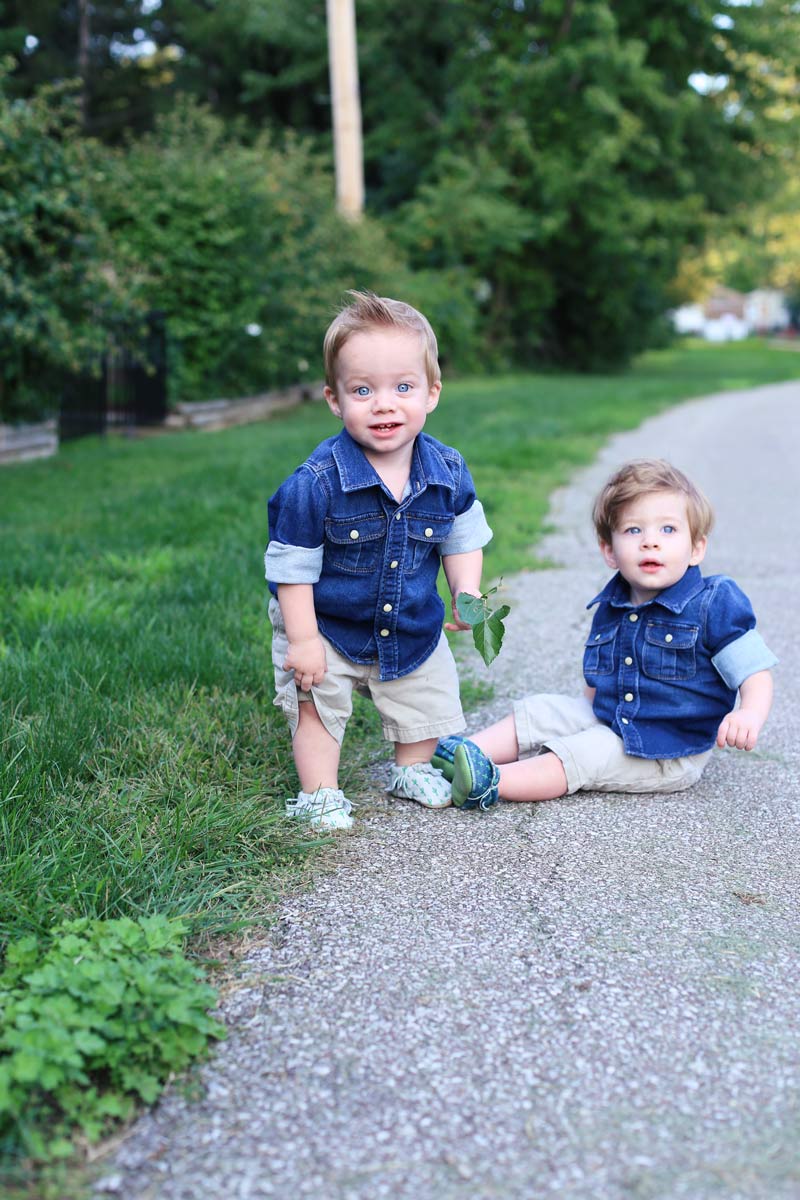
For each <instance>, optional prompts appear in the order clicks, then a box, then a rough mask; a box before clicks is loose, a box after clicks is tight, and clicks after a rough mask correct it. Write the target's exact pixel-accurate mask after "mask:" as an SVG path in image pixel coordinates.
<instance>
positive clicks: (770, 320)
mask: <svg viewBox="0 0 800 1200" xmlns="http://www.w3.org/2000/svg"><path fill="white" fill-rule="evenodd" d="M744 319H745V321H747V322H748V324H749V325H750V326H751V327H752V328H753V329H754V330H755V332H756V333H774V332H775V330H776V329H788V328H789V326H790V325H791V323H792V318H791V315H790V313H789V309H788V308H787V307H786V297H785V295H784V294H783V292H780V291H778V289H777V288H757V289H756V291H754V292H748V294H747V295H746V296H745V299H744Z"/></svg>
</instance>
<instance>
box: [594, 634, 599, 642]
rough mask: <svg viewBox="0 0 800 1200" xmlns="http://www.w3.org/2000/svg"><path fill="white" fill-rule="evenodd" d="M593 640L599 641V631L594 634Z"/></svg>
mask: <svg viewBox="0 0 800 1200" xmlns="http://www.w3.org/2000/svg"><path fill="white" fill-rule="evenodd" d="M594 640H595V641H596V642H599V641H600V634H599V633H596V634H595V635H594Z"/></svg>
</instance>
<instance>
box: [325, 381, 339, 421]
mask: <svg viewBox="0 0 800 1200" xmlns="http://www.w3.org/2000/svg"><path fill="white" fill-rule="evenodd" d="M322 394H323V396H324V397H325V399H326V400H327V402H328V408H329V409H330V410H331V412H332V413H333V415H334V416H335V417H338V418H339V420H340V421H341V419H342V410H341V408H340V407H339V401H338V400H337V399H336V392H335V391H334V390H333V388H329V387H328V385H327V384H326V385H325V387H324V389H323V393H322Z"/></svg>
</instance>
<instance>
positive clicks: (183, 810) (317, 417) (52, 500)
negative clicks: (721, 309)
mask: <svg viewBox="0 0 800 1200" xmlns="http://www.w3.org/2000/svg"><path fill="white" fill-rule="evenodd" d="M797 376H800V356H797V355H792V354H787V353H783V352H781V351H778V350H771V349H768V348H767V347H765V346H763V345H761V344H760V343H750V342H748V343H744V344H741V345H737V346H726V347H719V348H717V347H700V346H695V347H692V346H681V347H679V348H675V349H671V350H667V351H659V352H657V353H653V354H649V355H647V356H646V357H645V358H643V359H642V360H641V361H640V362H639V363H638V364H637V365H636V367H635V368H634V369H633V370H631V371H629V372H628V373H626V374H625V375H621V376H607V377H605V376H604V377H598V376H575V375H513V376H508V377H504V378H500V379H498V378H485V379H464V380H446V382H445V389H444V392H443V396H442V401H441V403H440V406H439V409H438V410H437V411H436V413H434V414H433V416H432V418H431V419H430V421H429V425H428V429H429V431H430V432H431V433H433V434H434V435H435V436H438V437H440V438H442V439H443V440H444V441H447V442H450V443H451V444H454V445H457V446H458V447H459V448H460V449H461V450H462V452H463V453H464V455H465V457H466V458H467V461H468V462H469V463H470V466H471V468H472V471H473V474H474V476H475V480H476V483H477V486H478V491H479V494H480V495H481V497H482V499H483V501H484V504H485V506H486V509H487V513H488V515H489V520H490V523H491V525H492V526H493V528H494V531H495V537H494V541H493V543H492V544H491V546H490V547H489V548H488V552H487V555H486V568H485V573H484V580H485V582H486V583H487V584H488V583H489V582H490V581H491V580H492V579H496V578H497V577H499V576H500V575H505V576H508V575H509V574H510V573H511V572H512V571H515V570H518V569H520V568H522V567H525V566H529V565H530V548H531V546H532V545H533V544H534V542H535V541H536V538H537V537H538V536H539V534H540V532H541V528H542V522H543V520H544V517H545V514H546V511H547V502H548V496H549V495H550V493H551V492H552V490H553V489H554V488H555V487H557V486H558V485H560V484H562V483H564V482H565V481H566V480H567V478H568V477H569V475H570V473H571V472H572V471H573V469H574V468H575V467H577V466H578V465H580V464H583V463H586V462H587V461H589V460H590V459H591V457H592V455H593V454H594V453H595V452H596V450H597V448H598V447H599V446H600V444H601V443H602V441H603V440H604V439H605V438H606V437H607V436H608V435H609V434H611V433H612V432H615V431H617V430H620V429H624V428H629V427H631V426H634V425H636V424H638V423H639V422H640V421H641V420H643V419H644V418H645V417H647V416H649V415H651V414H653V413H654V412H657V411H659V410H660V409H663V408H664V407H665V406H667V405H669V404H671V403H674V402H675V401H677V400H680V399H682V398H684V397H689V396H693V395H695V396H696V395H701V394H704V393H709V392H716V391H719V390H722V389H727V388H733V387H742V386H747V385H750V384H758V383H766V382H770V381H772V380H777V379H784V378H789V377H797ZM336 430H337V424H336V423H335V422H334V420H333V418H332V417H331V416H330V414H329V413H328V411H327V409H326V408H324V407H323V406H322V405H321V404H309V405H307V406H304V407H303V408H301V409H299V410H297V411H296V412H294V413H291V414H287V415H284V416H281V417H279V418H276V419H274V420H272V421H270V422H267V423H264V424H261V425H254V426H249V427H246V428H240V429H233V430H230V431H226V432H223V433H218V434H214V435H208V434H194V433H189V434H182V435H175V436H159V437H152V438H143V439H140V440H120V439H116V438H109V439H107V440H99V439H88V440H83V441H80V442H73V443H68V444H67V445H65V446H64V447H63V448H62V450H61V452H60V453H59V455H58V456H57V457H56V458H55V459H53V460H50V461H46V462H41V463H34V464H30V465H24V466H18V467H12V468H7V469H5V470H3V472H2V473H0V528H1V529H2V543H3V547H4V552H3V555H2V558H1V559H0V702H1V703H2V713H3V721H2V726H1V727H0V729H1V732H0V742H1V743H2V745H0V755H2V757H1V758H0V835H1V836H2V845H3V855H2V861H1V862H0V940H1V941H2V942H3V943H5V942H6V941H8V940H10V939H13V938H16V937H18V936H20V935H21V934H25V933H29V932H30V933H38V934H43V933H46V931H48V930H49V929H50V928H51V927H52V926H53V925H55V924H57V923H58V922H60V921H62V920H64V919H68V918H76V917H100V918H115V917H132V918H134V919H135V918H138V917H140V916H142V915H147V914H154V913H164V914H166V915H167V916H170V917H175V916H182V917H184V918H186V920H187V922H188V923H189V926H190V928H191V929H192V930H193V931H194V932H197V931H198V930H209V931H214V932H219V931H220V930H224V929H226V928H230V927H231V926H232V925H234V924H235V923H236V922H238V921H241V920H243V919H246V918H252V917H254V916H258V915H260V914H264V913H265V912H266V911H267V910H268V908H269V905H270V903H271V902H272V901H273V899H274V896H275V893H276V889H278V888H280V887H281V886H283V883H284V880H285V877H286V874H287V872H288V873H291V872H292V871H294V870H296V869H297V864H298V863H300V862H301V861H302V859H303V857H304V855H305V854H306V853H307V852H308V851H309V850H310V849H312V848H314V847H315V846H317V845H319V844H320V842H321V841H323V842H324V840H325V839H318V838H316V837H314V836H311V835H309V833H308V832H307V831H304V830H303V829H302V828H301V827H298V826H296V825H292V824H290V823H288V822H287V821H286V820H285V819H284V818H283V815H282V809H283V800H284V797H285V796H287V795H291V794H292V793H294V792H295V791H296V779H295V776H294V770H293V767H292V763H291V754H290V747H289V739H288V734H287V731H286V728H285V725H284V722H283V719H282V717H281V716H280V714H279V713H278V712H277V710H275V709H274V708H273V706H272V703H271V700H272V690H271V679H272V669H271V663H270V653H269V626H268V622H267V620H266V592H265V585H264V582H263V564H262V554H263V547H264V543H265V540H266V532H267V529H266V500H267V498H268V497H269V495H270V494H271V493H272V491H273V490H274V489H275V488H276V487H277V485H278V483H279V482H280V481H281V479H282V478H283V477H284V476H285V475H286V474H287V473H288V472H289V471H290V470H291V469H292V468H293V467H294V466H295V465H296V464H297V463H299V462H300V461H301V460H302V459H303V458H304V457H305V456H306V455H307V453H308V452H309V451H310V450H311V449H312V447H313V446H314V445H315V444H316V443H317V442H318V441H319V440H321V439H322V438H324V437H326V436H328V435H329V434H332V433H334V432H336ZM465 653H474V651H472V650H471V649H470V648H467V649H466V650H465ZM487 679H488V680H489V681H491V676H490V674H489V675H487ZM376 753H383V751H382V750H380V749H379V732H378V723H377V721H376V719H375V715H374V713H373V711H372V710H371V708H369V707H368V706H360V707H358V708H357V710H356V714H355V716H354V719H353V725H352V726H351V729H350V731H349V734H348V739H347V743H346V750H345V754H344V768H345V769H344V785H345V787H346V788H348V789H349V790H350V791H351V793H354V794H355V793H357V792H358V790H359V787H360V780H361V778H362V776H361V772H362V771H363V769H364V767H365V765H366V764H367V763H368V761H369V759H370V756H374V755H375V754H376Z"/></svg>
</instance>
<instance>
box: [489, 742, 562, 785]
mask: <svg viewBox="0 0 800 1200" xmlns="http://www.w3.org/2000/svg"><path fill="white" fill-rule="evenodd" d="M475 740H476V741H477V738H476V739H475ZM482 749H483V747H482ZM495 761H497V760H495ZM498 765H499V764H498ZM498 790H499V793H500V798H501V800H555V799H557V797H558V796H564V795H566V792H567V776H566V774H565V773H564V767H563V765H562V763H561V759H560V758H559V757H558V755H557V754H553V753H552V751H547V753H545V754H538V755H537V756H536V757H535V758H523V759H522V760H521V761H519V762H507V763H506V764H505V765H504V766H501V767H500V783H499V785H498Z"/></svg>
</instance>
